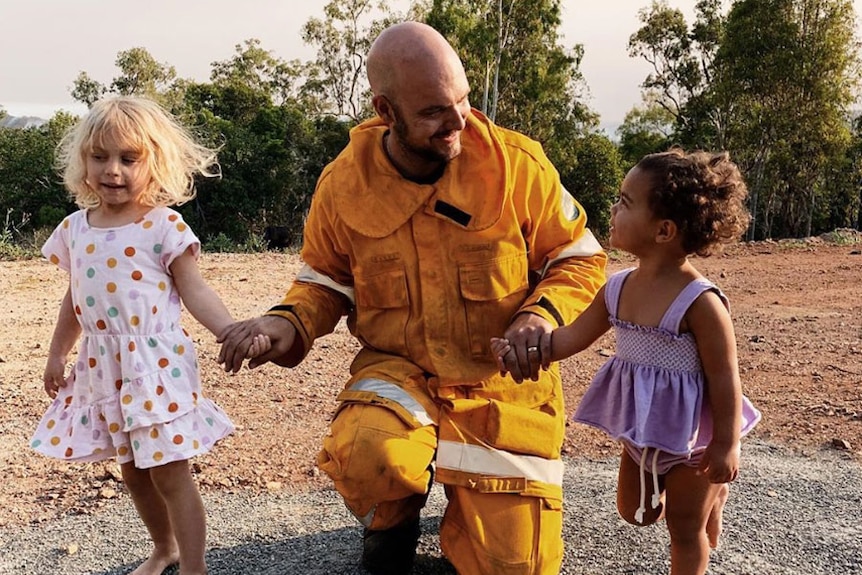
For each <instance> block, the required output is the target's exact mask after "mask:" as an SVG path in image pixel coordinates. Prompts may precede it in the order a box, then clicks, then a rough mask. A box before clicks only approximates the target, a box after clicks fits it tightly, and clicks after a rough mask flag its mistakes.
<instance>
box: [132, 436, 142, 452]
mask: <svg viewBox="0 0 862 575" xmlns="http://www.w3.org/2000/svg"><path fill="white" fill-rule="evenodd" d="M140 448H141V444H140V443H139V442H138V440H137V439H136V440H134V441H133V442H132V449H134V450H135V451H137V450H139V449H140Z"/></svg>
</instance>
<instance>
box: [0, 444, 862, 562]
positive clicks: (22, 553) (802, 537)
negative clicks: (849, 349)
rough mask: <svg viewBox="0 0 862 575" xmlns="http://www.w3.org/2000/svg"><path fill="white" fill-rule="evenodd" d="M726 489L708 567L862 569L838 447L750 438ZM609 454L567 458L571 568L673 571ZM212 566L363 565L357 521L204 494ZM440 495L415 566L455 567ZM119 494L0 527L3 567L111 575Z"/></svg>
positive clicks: (132, 557) (142, 551)
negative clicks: (447, 549) (635, 519)
mask: <svg viewBox="0 0 862 575" xmlns="http://www.w3.org/2000/svg"><path fill="white" fill-rule="evenodd" d="M743 466H744V467H743V472H742V475H741V477H740V479H739V480H738V481H737V482H736V483H735V484H734V486H733V487H732V490H731V498H730V501H729V502H728V506H727V510H726V512H725V532H724V536H723V539H722V545H721V548H720V549H719V550H717V551H714V552H713V554H712V560H711V564H710V570H709V573H710V575H722V574H725V575H747V574H754V573H758V574H762V573H765V574H769V575H836V574H862V518H860V514H862V468H860V466H859V464H858V462H854V461H853V460H851V459H850V457H849V456H845V455H844V454H842V453H841V452H837V451H834V450H823V451H819V452H816V453H811V454H798V453H794V452H792V451H790V450H787V449H784V448H777V447H774V446H771V445H769V444H766V443H760V442H757V441H752V440H749V441H747V442H746V443H745V444H744V450H743ZM616 470H617V461H616V460H615V459H613V460H607V461H587V460H583V459H575V460H569V461H567V471H566V477H565V493H566V512H565V513H566V516H565V527H564V529H565V532H564V537H565V540H566V555H565V560H564V563H563V569H562V571H561V573H563V574H570V575H575V574H578V575H599V574H602V575H606V574H625V575H656V574H658V573H666V572H667V571H668V570H669V563H668V539H667V531H666V530H665V528H664V525H663V524H658V525H655V526H653V527H649V528H643V529H639V528H636V527H633V526H630V525H628V524H626V523H625V522H623V521H622V520H621V519H619V517H618V516H617V515H616V510H615V503H614V501H615V484H616ZM205 503H206V506H207V511H208V514H209V552H208V556H207V557H208V563H209V567H210V572H211V573H213V574H224V575H239V574H242V575H276V574H278V575H284V574H310V575H324V574H326V575H329V574H332V573H342V574H345V575H359V574H362V573H364V571H363V570H362V569H360V568H359V567H358V566H357V565H358V560H359V549H360V536H361V532H360V529H359V527H358V526H357V524H356V523H355V521H354V520H353V518H352V517H351V516H350V515H349V514H348V513H347V511H346V510H345V509H344V507H343V505H342V504H341V501H340V498H339V497H338V495H337V494H336V493H335V492H334V491H332V490H325V491H313V492H305V493H292V494H288V493H277V494H264V495H258V494H252V493H249V492H242V493H222V494H208V495H206V496H205ZM444 503H445V499H444V497H443V492H442V489H441V488H440V486H439V485H435V487H434V489H433V491H432V494H431V498H430V500H429V504H428V506H427V508H426V510H425V513H424V515H423V520H422V527H423V532H424V534H423V537H422V540H421V543H420V548H419V557H418V559H417V564H416V567H415V569H414V573H415V574H417V575H420V574H424V575H443V574H448V575H452V574H454V570H453V569H452V568H451V566H449V564H448V563H447V562H446V561H445V560H444V559H442V558H441V555H440V548H439V545H438V543H437V533H438V527H439V521H440V517H441V515H442V510H443V505H444ZM148 544H149V542H148V540H147V536H146V532H145V531H144V528H143V526H142V525H141V524H140V522H139V520H138V518H137V516H136V515H135V513H134V510H133V508H132V505H131V502H130V500H129V498H128V497H127V496H125V495H124V496H123V497H121V498H119V499H118V500H117V501H116V502H115V503H114V504H113V505H112V506H111V507H110V508H109V509H105V510H101V511H100V512H98V513H97V514H95V515H89V516H81V515H79V516H68V517H63V518H61V519H59V520H56V521H53V522H50V523H42V524H39V525H31V526H23V527H22V526H17V527H9V528H5V529H2V530H0V574H2V575H7V574H8V575H13V574H14V575H23V574H40V575H42V574H44V575H50V574H60V573H62V574H67V575H68V574H80V573H90V574H99V575H119V574H123V573H128V572H129V571H130V570H131V569H132V567H133V566H134V565H135V564H137V562H138V561H140V559H142V558H143V557H144V556H145V555H146V554H147V552H148V550H149V547H148Z"/></svg>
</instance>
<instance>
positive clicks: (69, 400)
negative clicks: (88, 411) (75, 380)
mask: <svg viewBox="0 0 862 575" xmlns="http://www.w3.org/2000/svg"><path fill="white" fill-rule="evenodd" d="M63 403H65V404H66V405H72V396H71V395H70V396H68V397H67V398H66V400H65V401H64V402H63Z"/></svg>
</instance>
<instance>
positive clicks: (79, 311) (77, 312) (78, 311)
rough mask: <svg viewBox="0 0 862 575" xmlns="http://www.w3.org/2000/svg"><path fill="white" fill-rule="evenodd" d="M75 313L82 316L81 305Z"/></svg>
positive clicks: (77, 306)
mask: <svg viewBox="0 0 862 575" xmlns="http://www.w3.org/2000/svg"><path fill="white" fill-rule="evenodd" d="M75 313H76V314H78V315H81V306H79V305H76V306H75Z"/></svg>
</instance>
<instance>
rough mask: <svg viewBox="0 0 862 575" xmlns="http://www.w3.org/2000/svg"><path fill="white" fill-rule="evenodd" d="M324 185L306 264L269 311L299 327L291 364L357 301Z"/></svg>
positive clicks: (312, 214) (311, 218)
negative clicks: (337, 240) (298, 344)
mask: <svg viewBox="0 0 862 575" xmlns="http://www.w3.org/2000/svg"><path fill="white" fill-rule="evenodd" d="M324 180H325V174H324V176H322V177H321V182H323V181H324ZM323 187H324V186H323V184H322V183H319V184H318V189H317V190H315V194H314V197H313V198H312V202H311V208H310V210H309V213H308V218H307V219H306V223H305V228H304V230H303V245H302V252H301V257H302V261H303V267H302V269H300V271H299V273H298V274H297V276H296V279H295V280H294V282H293V284H292V285H291V287H290V289H289V290H288V292H287V294H285V296H284V299H283V300H282V302H281V304H279V305H277V306H275V307H273V308H272V309H270V310H269V311H268V312H266V315H278V316H281V317H284V318H285V319H287V320H288V321H290V322H291V323H292V324H293V326H294V327H295V328H296V331H297V336H298V337H299V338H300V339H301V342H302V348H301V349H299V348H298V347H297V345H296V344H294V348H293V350H292V353H291V355H292V357H291V358H290V364H291V366H292V365H296V364H298V363H299V362H301V361H302V360H303V359H304V358H305V356H306V355H307V354H308V351H309V350H310V349H311V345H312V344H313V343H314V340H315V339H317V338H319V337H322V336H324V335H327V334H329V333H332V331H333V330H334V329H335V327H336V325H337V324H338V321H339V320H340V319H341V317H342V316H343V315H345V314H347V313H348V312H349V311H350V310H351V309H352V308H353V305H354V297H353V278H352V275H351V271H350V264H349V259H348V257H347V255H346V254H344V253H341V252H340V251H339V248H338V246H337V245H336V242H335V241H334V238H336V237H337V236H336V232H335V226H336V223H335V219H334V217H333V216H334V212H333V211H332V210H330V209H328V208H327V202H326V199H325V198H326V194H325V190H323V189H322V188H323Z"/></svg>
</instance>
